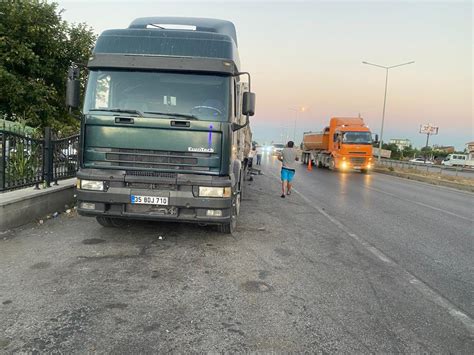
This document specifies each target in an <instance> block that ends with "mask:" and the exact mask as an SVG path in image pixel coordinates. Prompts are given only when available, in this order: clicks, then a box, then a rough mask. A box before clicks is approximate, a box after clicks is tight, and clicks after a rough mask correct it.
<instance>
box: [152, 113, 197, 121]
mask: <svg viewBox="0 0 474 355" xmlns="http://www.w3.org/2000/svg"><path fill="white" fill-rule="evenodd" d="M144 113H151V114H152V115H163V116H170V117H183V118H187V119H189V120H197V119H198V118H197V117H196V116H194V115H186V114H184V113H172V112H157V111H145V112H144Z"/></svg>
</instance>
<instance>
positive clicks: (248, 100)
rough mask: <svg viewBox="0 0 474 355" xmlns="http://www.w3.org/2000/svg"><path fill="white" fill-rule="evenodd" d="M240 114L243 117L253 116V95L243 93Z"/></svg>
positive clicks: (251, 93)
mask: <svg viewBox="0 0 474 355" xmlns="http://www.w3.org/2000/svg"><path fill="white" fill-rule="evenodd" d="M242 113H243V114H244V115H245V116H253V115H254V114H255V93H253V92H244V96H243V99H242Z"/></svg>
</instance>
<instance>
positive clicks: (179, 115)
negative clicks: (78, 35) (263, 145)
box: [66, 17, 255, 233]
mask: <svg viewBox="0 0 474 355" xmlns="http://www.w3.org/2000/svg"><path fill="white" fill-rule="evenodd" d="M85 66H86V68H87V71H88V80H87V86H86V90H85V95H84V103H83V106H82V112H81V115H80V116H81V117H80V118H81V137H80V168H79V171H78V173H77V178H78V180H77V181H78V182H77V200H78V212H79V214H80V215H84V216H91V217H96V219H97V221H98V222H99V223H100V224H101V225H103V226H105V227H120V226H123V225H124V224H126V223H127V221H126V220H127V219H136V220H155V221H174V222H190V223H199V224H204V225H208V224H209V225H217V226H218V230H219V231H221V232H223V233H232V231H233V230H234V228H235V225H236V219H237V216H238V214H239V211H240V200H241V195H242V189H243V178H244V171H243V169H244V168H243V164H242V160H243V159H244V157H245V144H246V136H248V134H249V132H250V131H249V128H248V125H249V116H253V114H254V110H255V95H254V94H253V93H251V91H250V90H251V87H250V74H249V73H246V72H241V71H240V61H239V54H238V46H237V36H236V31H235V27H234V25H233V24H232V23H231V22H229V21H223V20H217V19H204V18H180V17H147V18H138V19H136V20H134V21H133V22H132V23H131V24H130V26H129V27H128V28H126V29H113V30H106V31H104V32H103V33H102V34H101V35H100V36H99V37H98V39H97V43H96V44H95V47H94V50H93V53H92V56H91V58H90V59H89V61H88V63H87V64H86V65H85ZM80 69H81V65H78V64H75V63H73V64H72V65H71V67H70V69H69V72H68V82H67V98H66V101H67V105H68V107H70V108H71V110H75V109H77V108H78V107H79V101H80V95H79V90H80V80H79V79H80ZM245 77H246V78H247V80H246V81H244V80H242V79H243V78H245Z"/></svg>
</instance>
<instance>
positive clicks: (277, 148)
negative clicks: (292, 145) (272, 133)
mask: <svg viewBox="0 0 474 355" xmlns="http://www.w3.org/2000/svg"><path fill="white" fill-rule="evenodd" d="M283 148H285V144H283V143H273V144H272V147H271V152H272V154H273V155H278V154H280V153H281V151H282V150H283Z"/></svg>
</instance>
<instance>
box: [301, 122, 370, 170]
mask: <svg viewBox="0 0 474 355" xmlns="http://www.w3.org/2000/svg"><path fill="white" fill-rule="evenodd" d="M372 143H373V142H372V134H371V132H370V130H369V128H368V127H367V126H366V125H365V123H364V120H363V119H362V118H350V117H349V118H345V117H333V118H331V120H330V122H329V126H327V127H325V128H324V129H323V131H322V132H305V133H304V134H303V143H302V153H301V161H302V163H303V164H308V163H309V161H310V160H311V162H312V163H313V164H315V165H317V166H318V167H320V168H323V167H324V168H329V169H331V170H352V169H356V170H360V171H361V172H363V173H367V172H368V171H369V170H370V169H371V168H372V166H373V157H372Z"/></svg>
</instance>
